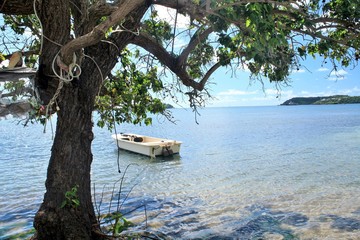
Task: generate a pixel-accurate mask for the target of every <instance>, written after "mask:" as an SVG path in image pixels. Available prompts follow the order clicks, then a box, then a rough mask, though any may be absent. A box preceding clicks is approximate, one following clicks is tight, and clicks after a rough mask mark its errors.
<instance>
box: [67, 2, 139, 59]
mask: <svg viewBox="0 0 360 240" xmlns="http://www.w3.org/2000/svg"><path fill="white" fill-rule="evenodd" d="M143 3H144V1H143V0H125V1H122V2H121V4H119V5H118V6H117V8H116V10H115V11H114V12H112V13H111V15H110V16H109V17H108V18H107V19H106V20H105V21H104V22H102V23H100V24H99V25H97V26H96V27H95V28H94V29H93V30H92V31H91V32H89V33H87V34H85V35H83V36H80V37H78V38H76V39H74V40H72V41H70V42H68V43H67V44H66V45H65V46H63V47H62V48H61V56H62V57H63V61H64V62H65V63H67V64H69V63H71V60H72V54H73V53H74V52H75V51H76V50H80V49H82V48H85V47H88V46H91V45H94V44H96V43H97V42H99V41H100V40H101V39H103V38H104V36H105V33H106V31H107V30H108V29H109V28H110V27H111V26H113V25H115V24H117V23H119V22H121V21H122V20H124V19H125V17H126V16H127V15H128V14H129V13H131V12H132V11H134V10H135V9H136V8H138V7H140V6H141V5H142V4H143Z"/></svg>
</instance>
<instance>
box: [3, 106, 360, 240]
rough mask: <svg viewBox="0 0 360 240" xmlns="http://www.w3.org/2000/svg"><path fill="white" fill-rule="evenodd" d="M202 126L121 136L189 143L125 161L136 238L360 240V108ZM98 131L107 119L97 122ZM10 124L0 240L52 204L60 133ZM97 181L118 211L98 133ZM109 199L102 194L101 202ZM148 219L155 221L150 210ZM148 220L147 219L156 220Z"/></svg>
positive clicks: (113, 156)
mask: <svg viewBox="0 0 360 240" xmlns="http://www.w3.org/2000/svg"><path fill="white" fill-rule="evenodd" d="M200 113H201V116H198V121H199V124H196V123H195V116H194V113H192V112H191V110H185V109H174V110H173V114H174V116H175V118H176V119H177V120H178V121H177V124H176V125H174V124H172V123H169V122H166V121H164V120H163V119H157V118H155V119H154V124H153V126H151V127H145V126H132V125H125V124H124V125H122V126H119V127H117V130H118V131H119V132H120V131H121V132H133V133H140V134H144V135H152V136H158V137H166V138H171V139H176V140H181V141H183V145H182V149H181V153H180V155H177V156H174V157H173V158H167V159H161V158H158V159H155V160H151V159H149V158H147V157H144V156H140V155H137V154H133V153H129V152H124V151H120V166H121V169H122V171H123V172H124V170H125V168H126V166H129V165H130V166H129V167H128V170H127V172H126V175H125V179H124V185H123V189H122V192H123V194H122V195H121V199H123V198H124V196H125V195H126V194H127V193H128V192H130V193H129V195H128V198H127V200H126V201H125V202H124V204H123V205H122V209H123V211H124V212H131V213H129V214H127V216H126V217H127V218H129V219H130V220H132V221H133V222H135V223H137V224H138V225H137V228H136V229H135V230H136V231H143V230H145V229H146V230H147V231H151V232H155V233H157V234H159V235H160V234H165V235H167V236H170V237H171V238H177V239H179V238H182V239H195V238H206V239H219V238H221V237H222V238H229V239H232V238H234V239H274V238H275V239H276V238H280V237H283V238H285V239H296V238H298V239H360V105H358V104H356V105H331V106H273V107H239V108H207V109H202V110H201V111H200ZM94 119H95V120H96V116H95V117H94ZM16 121H17V120H14V119H8V120H2V121H0V182H1V185H0V236H1V237H0V239H6V238H8V237H9V236H10V235H13V234H16V233H18V232H22V231H25V230H28V229H30V228H31V227H32V218H33V216H34V214H35V212H36V210H37V208H38V207H39V205H40V203H41V201H42V197H43V194H44V182H45V176H46V169H47V163H48V159H49V156H50V149H51V144H52V138H51V137H52V136H51V130H50V127H48V128H47V133H45V134H43V133H42V130H43V128H42V126H40V125H35V126H32V127H31V128H23V127H22V126H21V125H16ZM94 132H95V140H94V144H93V153H94V163H93V168H92V180H93V183H94V184H95V192H96V195H95V196H96V201H97V202H99V201H100V196H101V195H103V204H102V205H101V211H102V212H105V211H106V209H107V206H108V205H107V204H106V202H108V201H110V198H111V191H112V188H113V185H114V183H115V182H116V181H117V180H118V179H120V178H121V176H122V174H119V173H118V172H117V163H116V160H117V150H116V145H115V143H114V142H113V140H112V139H111V136H110V135H111V133H109V132H108V131H107V130H106V129H99V128H95V129H94ZM102 192H103V194H101V193H102ZM145 209H146V210H145ZM145 216H146V217H145Z"/></svg>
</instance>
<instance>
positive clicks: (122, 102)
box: [96, 50, 166, 129]
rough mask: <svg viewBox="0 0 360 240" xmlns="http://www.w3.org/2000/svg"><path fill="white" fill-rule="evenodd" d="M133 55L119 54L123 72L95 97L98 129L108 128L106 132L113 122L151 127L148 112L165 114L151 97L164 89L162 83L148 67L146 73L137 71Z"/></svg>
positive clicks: (161, 107) (161, 104)
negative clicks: (99, 117) (98, 114)
mask: <svg viewBox="0 0 360 240" xmlns="http://www.w3.org/2000/svg"><path fill="white" fill-rule="evenodd" d="M132 56H133V55H132V54H131V52H130V51H129V50H124V51H123V53H122V58H121V64H122V66H123V70H122V71H121V72H120V71H117V72H116V73H115V75H114V76H113V77H112V78H111V79H108V80H107V81H106V82H105V84H104V87H103V89H104V91H103V94H102V95H101V96H99V97H98V99H97V103H96V108H97V110H98V112H99V113H100V116H101V119H100V120H99V121H98V126H100V127H104V126H105V125H107V127H108V128H109V129H111V128H112V127H113V124H114V123H115V122H116V123H124V122H126V123H133V124H141V123H142V122H144V123H145V125H150V124H151V123H152V118H151V117H149V116H148V113H151V114H156V113H164V112H165V110H166V105H165V104H163V103H162V102H161V100H160V99H158V98H155V97H153V94H156V93H158V92H160V91H162V90H163V84H162V81H161V80H159V79H158V77H157V68H156V67H151V68H149V69H148V71H147V72H143V71H141V70H139V68H138V66H137V65H136V64H135V63H133V62H132V61H131V57H132Z"/></svg>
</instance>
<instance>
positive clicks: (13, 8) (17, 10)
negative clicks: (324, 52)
mask: <svg viewBox="0 0 360 240" xmlns="http://www.w3.org/2000/svg"><path fill="white" fill-rule="evenodd" d="M33 2H34V0H0V13H4V14H9V15H10V14H11V15H29V14H32V13H34V9H33Z"/></svg>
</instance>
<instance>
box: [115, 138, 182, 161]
mask: <svg viewBox="0 0 360 240" xmlns="http://www.w3.org/2000/svg"><path fill="white" fill-rule="evenodd" d="M112 138H113V139H115V142H116V145H117V146H118V148H120V149H124V150H128V151H131V152H135V153H139V154H143V155H147V156H150V157H152V158H155V157H156V156H169V155H172V154H176V153H179V152H180V146H181V143H182V142H180V141H175V140H169V139H164V138H155V137H148V136H143V135H138V134H132V133H121V134H113V135H112Z"/></svg>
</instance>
